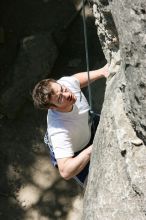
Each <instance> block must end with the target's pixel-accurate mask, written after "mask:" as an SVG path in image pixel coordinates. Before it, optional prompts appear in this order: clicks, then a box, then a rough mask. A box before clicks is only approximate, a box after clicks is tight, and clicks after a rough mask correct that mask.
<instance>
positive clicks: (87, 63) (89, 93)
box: [82, 0, 93, 114]
mask: <svg viewBox="0 0 146 220" xmlns="http://www.w3.org/2000/svg"><path fill="white" fill-rule="evenodd" d="M82 5H83V8H82V11H83V29H84V41H85V54H86V68H87V74H88V95H89V106H90V113H91V114H92V113H93V109H92V95H91V86H90V73H89V53H88V40H87V25H86V15H85V5H86V0H82Z"/></svg>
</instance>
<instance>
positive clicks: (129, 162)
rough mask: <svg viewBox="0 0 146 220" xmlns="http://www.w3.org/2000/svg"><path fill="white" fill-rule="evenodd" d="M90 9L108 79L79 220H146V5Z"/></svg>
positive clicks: (100, 4)
mask: <svg viewBox="0 0 146 220" xmlns="http://www.w3.org/2000/svg"><path fill="white" fill-rule="evenodd" d="M93 8H94V14H95V18H96V24H97V29H98V30H97V32H98V35H99V37H100V41H101V44H102V47H103V50H104V53H105V56H106V58H107V60H108V62H110V63H111V65H110V72H111V75H110V76H109V79H108V80H107V87H106V92H105V100H104V104H103V109H102V114H101V121H100V124H99V127H98V130H97V133H96V137H95V141H94V149H93V154H92V160H91V167H90V175H89V181H88V184H87V189H86V194H85V199H84V214H83V219H84V220H85V219H87V220H90V219H91V220H93V219H96V220H145V219H146V146H145V145H146V138H145V137H146V73H145V72H146V29H145V27H146V3H145V1H144V0H141V1H136V0H133V1H126V0H124V1H123V0H122V1H121V0H113V1H106V0H104V1H103V0H97V1H94V2H93ZM112 24H114V25H112ZM110 34H111V35H110ZM101 36H102V37H101ZM103 36H104V37H103ZM108 37H110V39H111V41H110V43H109V42H108ZM112 39H114V40H113V41H112ZM116 39H118V40H116Z"/></svg>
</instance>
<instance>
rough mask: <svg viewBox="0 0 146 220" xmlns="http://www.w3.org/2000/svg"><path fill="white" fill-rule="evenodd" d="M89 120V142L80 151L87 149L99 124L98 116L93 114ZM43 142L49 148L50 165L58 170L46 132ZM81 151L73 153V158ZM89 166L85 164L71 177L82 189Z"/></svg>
mask: <svg viewBox="0 0 146 220" xmlns="http://www.w3.org/2000/svg"><path fill="white" fill-rule="evenodd" d="M91 118H92V126H91V138H90V141H89V143H88V144H87V146H85V147H84V148H83V149H82V150H81V151H83V150H84V149H86V148H87V147H89V146H90V145H91V144H92V143H93V139H94V136H95V131H96V129H97V126H98V124H99V120H100V115H98V114H94V115H91ZM44 142H45V144H47V145H48V146H49V150H50V160H51V163H52V165H53V166H54V167H56V168H58V166H57V161H56V158H55V154H54V152H53V147H52V146H51V144H50V142H49V137H48V132H46V134H45V136H44ZM81 151H78V152H75V153H74V157H76V156H77V155H78V154H80V153H81ZM89 165H90V162H88V163H87V165H86V166H85V167H84V169H83V170H82V171H81V172H80V173H79V174H77V175H76V176H75V177H73V178H74V179H75V180H76V181H77V182H78V183H79V184H80V185H81V186H82V187H84V182H85V180H86V178H87V176H88V173H89Z"/></svg>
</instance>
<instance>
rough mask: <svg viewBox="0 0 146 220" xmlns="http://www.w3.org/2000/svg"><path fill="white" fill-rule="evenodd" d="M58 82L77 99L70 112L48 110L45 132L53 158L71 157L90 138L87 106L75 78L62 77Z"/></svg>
mask: <svg viewBox="0 0 146 220" xmlns="http://www.w3.org/2000/svg"><path fill="white" fill-rule="evenodd" d="M58 82H59V83H60V84H61V85H65V86H66V87H67V88H69V89H70V90H71V91H72V92H73V93H74V94H75V95H76V97H77V100H76V102H75V104H74V106H73V110H72V111H71V112H59V111H56V110H51V109H49V110H48V115H47V131H48V136H49V142H50V144H51V145H52V147H53V151H54V154H55V158H56V159H59V158H65V157H72V156H73V155H74V152H77V151H79V150H82V149H83V148H84V147H85V146H86V145H87V144H88V143H89V140H90V137H91V123H90V118H89V105H88V102H87V100H86V98H85V96H84V94H83V93H82V92H81V89H80V83H79V81H78V79H76V78H75V77H72V76H71V77H62V78H61V79H60V80H58Z"/></svg>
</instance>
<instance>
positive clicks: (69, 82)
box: [58, 76, 80, 92]
mask: <svg viewBox="0 0 146 220" xmlns="http://www.w3.org/2000/svg"><path fill="white" fill-rule="evenodd" d="M58 82H59V83H61V84H64V85H65V86H67V87H68V88H69V89H71V90H72V92H76V91H78V90H80V82H79V80H78V79H77V78H76V77H74V76H65V77H62V78H60V79H59V80H58Z"/></svg>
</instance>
